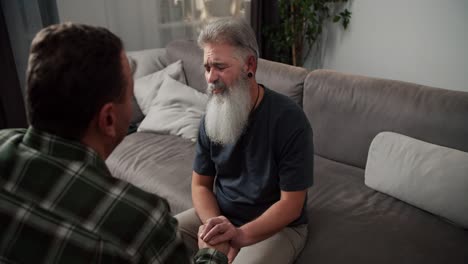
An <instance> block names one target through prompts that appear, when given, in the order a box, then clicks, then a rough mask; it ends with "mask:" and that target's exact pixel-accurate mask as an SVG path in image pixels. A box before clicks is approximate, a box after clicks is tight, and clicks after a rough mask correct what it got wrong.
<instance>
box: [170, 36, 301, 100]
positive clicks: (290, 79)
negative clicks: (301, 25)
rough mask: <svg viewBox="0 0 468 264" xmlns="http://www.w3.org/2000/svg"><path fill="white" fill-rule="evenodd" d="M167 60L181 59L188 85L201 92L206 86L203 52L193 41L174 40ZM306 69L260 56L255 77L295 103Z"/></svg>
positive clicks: (298, 98)
mask: <svg viewBox="0 0 468 264" xmlns="http://www.w3.org/2000/svg"><path fill="white" fill-rule="evenodd" d="M166 51H167V55H168V58H169V60H170V62H174V61H176V60H182V63H183V66H184V72H185V77H186V79H187V84H188V85H189V86H190V87H193V88H195V89H197V90H198V91H201V92H204V91H205V89H206V86H207V83H206V80H205V76H204V71H205V69H204V67H203V51H202V50H201V49H200V48H199V47H198V45H197V44H196V42H195V41H189V40H177V41H173V42H171V43H169V44H168V45H167V46H166ZM307 74H308V71H307V70H305V69H304V68H299V67H293V66H290V65H286V64H282V63H278V62H273V61H268V60H263V59H259V63H258V69H257V74H256V78H257V81H258V82H259V83H261V84H263V85H265V86H266V87H268V88H270V89H272V90H274V91H277V92H280V93H282V94H285V95H287V96H289V97H291V98H292V99H293V100H294V101H295V102H296V103H297V104H299V105H302V94H303V87H304V80H305V78H306V76H307Z"/></svg>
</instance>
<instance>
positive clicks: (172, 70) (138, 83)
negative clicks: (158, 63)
mask: <svg viewBox="0 0 468 264" xmlns="http://www.w3.org/2000/svg"><path fill="white" fill-rule="evenodd" d="M166 76H170V77H172V78H173V79H175V80H177V81H179V82H182V83H183V84H185V83H186V80H185V74H184V70H183V67H182V61H181V60H178V61H176V62H174V63H172V64H170V65H169V66H167V67H166V68H164V69H162V70H160V71H157V72H154V73H151V74H148V75H146V76H144V77H141V78H138V79H136V80H135V82H134V89H133V93H134V94H135V98H136V100H137V102H138V105H139V106H140V109H141V111H142V112H143V114H145V115H147V114H148V112H149V109H150V107H151V105H152V102H153V100H154V99H155V98H156V96H157V95H158V91H159V88H160V87H161V85H162V83H163V81H164V78H165V77H166Z"/></svg>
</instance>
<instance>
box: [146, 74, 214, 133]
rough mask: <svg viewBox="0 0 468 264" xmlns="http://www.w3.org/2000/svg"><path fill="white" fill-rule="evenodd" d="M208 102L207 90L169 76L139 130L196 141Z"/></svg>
mask: <svg viewBox="0 0 468 264" xmlns="http://www.w3.org/2000/svg"><path fill="white" fill-rule="evenodd" d="M207 102H208V96H207V95H206V94H203V93H200V92H198V91H197V90H195V89H193V88H191V87H189V86H187V85H185V84H183V83H180V82H178V81H176V80H174V79H172V78H171V77H169V76H166V77H165V78H164V81H163V83H162V85H161V88H160V89H159V92H158V95H157V96H156V99H155V100H154V101H153V103H152V105H151V107H150V110H149V112H148V114H147V115H146V117H145V118H144V119H143V121H142V122H141V124H140V126H139V127H138V131H139V132H155V133H159V134H170V135H174V136H180V137H182V138H186V139H190V140H192V141H195V140H196V139H197V136H198V127H199V124H200V119H201V117H202V116H203V114H204V113H205V108H206V103H207Z"/></svg>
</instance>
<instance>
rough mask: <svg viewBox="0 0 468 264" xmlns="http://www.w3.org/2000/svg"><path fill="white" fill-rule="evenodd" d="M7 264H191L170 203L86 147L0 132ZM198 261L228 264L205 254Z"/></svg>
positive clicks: (0, 211) (0, 225) (2, 239)
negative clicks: (120, 176)
mask: <svg viewBox="0 0 468 264" xmlns="http://www.w3.org/2000/svg"><path fill="white" fill-rule="evenodd" d="M0 185H1V189H0V263H190V262H191V261H190V259H189V257H188V255H187V253H186V249H185V247H184V245H183V243H182V242H181V239H180V238H179V236H178V233H177V221H176V220H175V219H174V218H173V217H172V216H171V215H170V211H169V206H168V203H167V201H166V200H164V199H162V198H161V197H158V196H156V195H153V194H150V193H147V192H145V191H142V190H141V189H138V188H136V187H134V186H133V185H131V184H129V183H127V182H125V181H122V180H119V179H116V178H113V177H112V176H111V174H110V172H109V170H108V169H107V167H106V165H105V163H104V161H103V160H102V159H101V158H99V157H98V155H97V154H96V152H95V151H93V150H92V149H90V148H86V147H85V146H84V145H82V144H80V143H78V142H73V141H69V140H65V139H62V138H59V137H56V136H54V135H50V134H47V133H43V132H40V131H38V130H35V129H33V128H29V129H28V130H25V129H15V130H2V131H0ZM195 262H196V263H227V258H226V256H225V255H224V254H221V253H220V252H218V251H215V250H212V249H204V250H201V251H200V252H198V254H197V255H196V256H195Z"/></svg>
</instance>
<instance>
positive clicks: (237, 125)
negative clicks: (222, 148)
mask: <svg viewBox="0 0 468 264" xmlns="http://www.w3.org/2000/svg"><path fill="white" fill-rule="evenodd" d="M218 87H221V88H224V91H223V92H221V93H219V94H213V93H212V92H211V91H212V90H213V89H214V88H218ZM208 95H209V96H210V98H209V100H208V104H207V107H206V115H205V130H206V134H207V135H208V137H209V138H210V140H211V141H212V142H215V143H218V144H221V145H228V144H233V143H235V142H237V140H238V139H239V137H240V136H241V135H242V133H243V131H244V129H245V127H246V126H247V122H248V120H249V114H250V100H251V99H250V89H249V83H248V80H247V77H246V76H243V75H241V76H240V77H239V80H238V81H237V82H236V83H235V84H234V85H233V86H232V87H226V86H225V85H224V83H215V84H209V85H208Z"/></svg>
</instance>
